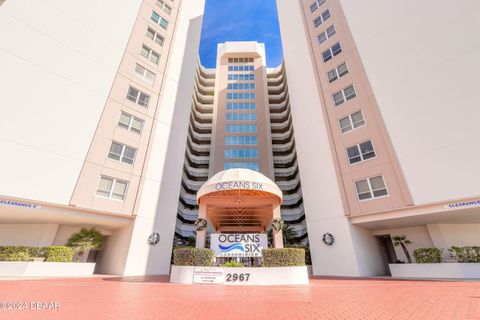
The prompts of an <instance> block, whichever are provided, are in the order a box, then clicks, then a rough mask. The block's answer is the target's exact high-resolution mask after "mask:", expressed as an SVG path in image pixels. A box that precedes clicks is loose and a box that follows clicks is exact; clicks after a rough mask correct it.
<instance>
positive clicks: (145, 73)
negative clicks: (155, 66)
mask: <svg viewBox="0 0 480 320" xmlns="http://www.w3.org/2000/svg"><path fill="white" fill-rule="evenodd" d="M134 73H135V75H136V76H137V77H139V78H140V79H143V80H144V81H145V82H147V83H149V84H153V83H154V82H155V73H153V72H152V71H150V70H147V69H146V68H144V67H142V66H141V65H139V64H136V65H135V70H134Z"/></svg>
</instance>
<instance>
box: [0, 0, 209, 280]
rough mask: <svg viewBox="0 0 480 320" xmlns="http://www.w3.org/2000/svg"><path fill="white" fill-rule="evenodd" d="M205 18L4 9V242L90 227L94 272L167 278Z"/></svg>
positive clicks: (151, 5) (130, 9) (48, 6)
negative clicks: (100, 240)
mask: <svg viewBox="0 0 480 320" xmlns="http://www.w3.org/2000/svg"><path fill="white" fill-rule="evenodd" d="M203 10H204V1H202V0H199V1H197V0H196V1H179V0H174V1H172V0H129V1H121V2H118V1H110V0H107V1H87V2H78V3H74V2H71V1H67V2H65V1H5V2H3V4H2V5H1V6H0V28H1V29H2V30H5V32H2V33H1V35H0V42H1V44H0V56H1V58H0V64H1V70H2V71H1V73H2V77H1V78H0V83H1V87H2V90H3V92H4V94H5V99H4V101H3V103H2V113H3V115H2V117H1V120H0V137H1V139H0V147H1V149H2V150H3V151H2V154H3V157H2V160H1V169H0V194H1V195H2V196H1V198H0V245H25V246H48V245H64V244H65V243H66V241H67V239H68V238H69V237H70V235H72V233H75V232H77V231H78V230H79V229H80V228H81V227H95V228H96V229H98V230H99V231H101V232H102V234H103V235H105V237H106V243H105V248H104V250H102V256H101V257H97V270H96V271H97V272H102V273H114V274H146V273H150V274H151V273H168V272H169V266H170V250H171V246H172V241H173V236H174V230H175V223H176V208H177V205H178V192H179V190H180V180H181V175H182V163H183V158H184V144H185V140H186V137H187V131H188V119H189V116H190V107H191V96H192V90H193V87H194V80H195V68H196V65H197V59H198V47H199V40H200V31H201V26H202V17H203ZM6 30H9V31H8V32H7V31H6ZM153 232H156V233H158V234H159V235H160V241H159V243H158V244H157V245H155V246H150V245H148V242H147V240H148V238H149V235H151V234H152V233H153ZM152 257H153V258H152Z"/></svg>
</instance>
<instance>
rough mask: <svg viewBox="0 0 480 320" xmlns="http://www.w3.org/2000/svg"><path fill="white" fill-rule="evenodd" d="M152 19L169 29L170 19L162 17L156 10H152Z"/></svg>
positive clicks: (163, 27)
mask: <svg viewBox="0 0 480 320" xmlns="http://www.w3.org/2000/svg"><path fill="white" fill-rule="evenodd" d="M151 18H152V20H153V21H154V22H155V23H156V24H158V25H159V26H160V27H162V29H164V30H167V28H168V21H167V20H166V19H164V18H162V17H161V16H160V15H159V14H158V13H156V12H155V11H152V17H151Z"/></svg>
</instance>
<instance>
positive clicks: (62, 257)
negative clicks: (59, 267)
mask: <svg viewBox="0 0 480 320" xmlns="http://www.w3.org/2000/svg"><path fill="white" fill-rule="evenodd" d="M74 253H75V251H74V250H73V248H70V247H64V246H51V247H46V248H45V261H47V262H72V260H73V254H74Z"/></svg>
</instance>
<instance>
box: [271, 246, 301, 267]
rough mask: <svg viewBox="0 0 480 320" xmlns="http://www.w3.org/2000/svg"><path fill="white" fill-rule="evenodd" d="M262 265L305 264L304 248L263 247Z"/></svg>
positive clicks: (284, 265)
mask: <svg viewBox="0 0 480 320" xmlns="http://www.w3.org/2000/svg"><path fill="white" fill-rule="evenodd" d="M262 255H263V264H262V267H292V266H304V265H305V250H304V249H301V248H278V249H263V250H262Z"/></svg>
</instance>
